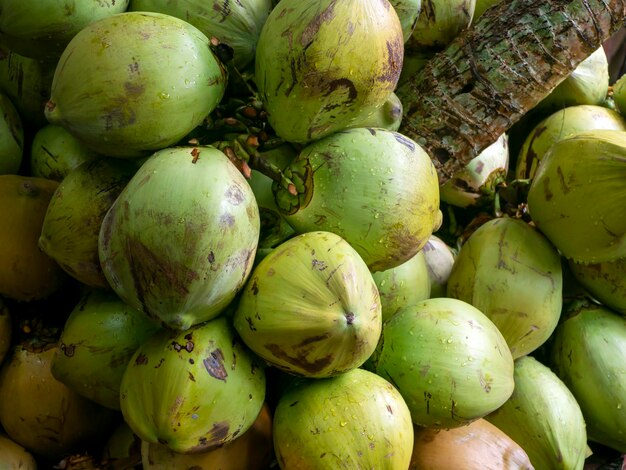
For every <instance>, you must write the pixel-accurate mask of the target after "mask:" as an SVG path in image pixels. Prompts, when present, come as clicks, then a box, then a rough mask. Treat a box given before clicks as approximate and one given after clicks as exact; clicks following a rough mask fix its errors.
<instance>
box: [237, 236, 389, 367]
mask: <svg viewBox="0 0 626 470" xmlns="http://www.w3.org/2000/svg"><path fill="white" fill-rule="evenodd" d="M233 322H234V325H235V328H236V329H237V332H238V333H239V335H240V336H241V338H242V339H243V341H244V342H245V343H246V345H247V346H248V347H249V348H250V349H252V350H253V351H254V352H255V353H256V354H257V355H259V356H260V357H262V358H263V359H265V360H266V361H267V362H268V363H270V364H271V365H273V366H275V367H277V368H279V369H281V370H283V371H286V372H289V373H291V374H295V375H301V376H306V377H328V376H333V375H337V374H341V373H345V372H347V371H348V370H351V369H354V368H356V367H359V366H360V365H361V364H363V363H364V362H365V361H366V360H367V358H368V357H369V356H370V355H371V354H372V352H373V351H374V348H376V344H377V342H378V338H379V337H380V330H381V323H382V322H381V305H380V297H379V294H378V289H377V288H376V283H375V282H374V279H373V278H372V275H371V274H370V272H369V270H368V268H367V266H366V265H365V263H364V262H363V260H362V259H361V257H360V256H359V255H358V253H357V252H356V251H355V250H354V249H353V248H352V247H351V246H350V245H349V244H348V243H347V242H346V241H345V240H343V239H342V238H341V237H339V236H338V235H335V234H333V233H330V232H311V233H306V234H302V235H298V236H296V237H294V238H292V239H290V240H287V241H286V242H284V243H282V244H281V245H279V246H278V247H276V248H275V249H274V250H272V251H271V252H270V253H269V254H268V255H267V256H266V257H265V258H263V259H262V260H261V262H260V263H259V264H258V265H257V267H256V268H255V269H254V271H253V273H252V275H251V276H250V279H249V280H248V282H247V283H246V287H245V289H244V290H243V292H242V293H241V297H240V299H239V304H238V306H237V310H236V312H235V315H234V318H233Z"/></svg>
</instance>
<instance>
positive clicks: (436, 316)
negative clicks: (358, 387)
mask: <svg viewBox="0 0 626 470" xmlns="http://www.w3.org/2000/svg"><path fill="white" fill-rule="evenodd" d="M367 367H368V368H369V369H370V370H373V371H374V372H376V373H377V374H379V375H380V376H381V377H383V378H385V379H387V380H389V381H390V382H391V383H392V384H394V385H395V386H396V387H397V388H398V390H399V391H400V393H401V394H402V396H403V397H404V399H405V401H406V403H407V405H408V406H409V409H410V410H411V417H412V420H413V422H414V423H415V424H417V425H418V426H427V427H433V428H444V429H446V428H454V427H458V426H463V425H465V424H469V423H471V422H472V421H475V420H477V419H478V418H482V417H484V416H485V415H487V414H489V413H491V412H492V411H494V410H495V409H497V408H498V407H500V406H501V405H502V404H503V403H504V402H505V401H506V400H508V398H509V397H510V396H511V393H512V392H513V388H514V382H513V357H512V356H511V352H510V351H509V348H508V346H507V344H506V341H505V339H504V337H503V336H502V333H500V331H499V330H498V328H497V327H496V325H495V324H494V323H493V322H492V321H491V320H489V318H487V317H486V316H485V315H484V314H483V313H482V312H480V310H478V309H477V308H475V307H473V306H472V305H470V304H468V303H466V302H463V301H461V300H457V299H451V298H437V299H428V300H424V301H423V302H419V303H416V304H413V305H410V306H407V307H405V308H403V309H401V310H400V311H398V312H396V314H395V315H394V316H393V317H391V318H390V319H389V320H387V321H386V322H385V323H384V324H383V332H382V335H381V340H380V342H379V344H378V347H377V348H376V351H375V353H374V354H373V355H372V357H371V358H370V360H369V361H368V363H367Z"/></svg>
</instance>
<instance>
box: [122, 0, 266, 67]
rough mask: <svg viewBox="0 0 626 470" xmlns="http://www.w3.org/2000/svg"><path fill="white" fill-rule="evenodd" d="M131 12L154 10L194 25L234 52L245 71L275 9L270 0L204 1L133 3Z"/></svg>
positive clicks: (136, 0) (135, 0) (146, 0)
mask: <svg viewBox="0 0 626 470" xmlns="http://www.w3.org/2000/svg"><path fill="white" fill-rule="evenodd" d="M128 10H129V11H155V12H158V13H165V14H167V15H172V16H175V17H177V18H180V19H182V20H185V21H187V22H188V23H190V24H192V25H194V26H195V27H196V28H198V29H199V30H200V31H202V32H203V33H204V34H205V35H206V36H207V37H208V38H212V37H214V38H216V39H218V40H219V41H220V42H221V43H223V44H226V45H228V46H229V47H231V48H232V49H233V62H234V64H235V65H236V66H237V67H239V68H242V69H243V68H244V67H245V66H247V65H248V64H250V62H252V61H253V59H254V54H255V52H256V43H257V41H258V39H259V34H261V28H262V27H263V24H264V23H265V20H267V17H268V15H269V14H270V11H271V10H272V2H271V0H238V1H234V2H231V1H226V2H214V3H212V4H211V5H208V4H207V2H206V1H204V0H168V1H163V0H131V1H130V5H129V7H128Z"/></svg>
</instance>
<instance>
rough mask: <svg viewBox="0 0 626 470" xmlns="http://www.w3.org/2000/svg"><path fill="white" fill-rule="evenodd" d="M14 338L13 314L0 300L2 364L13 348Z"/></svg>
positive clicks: (0, 361) (0, 351)
mask: <svg viewBox="0 0 626 470" xmlns="http://www.w3.org/2000/svg"><path fill="white" fill-rule="evenodd" d="M12 336H13V334H12V323H11V314H10V312H9V309H8V308H7V307H6V305H5V304H4V302H3V301H2V298H0V364H2V361H4V358H5V357H6V356H7V353H8V352H9V349H10V348H11V339H12Z"/></svg>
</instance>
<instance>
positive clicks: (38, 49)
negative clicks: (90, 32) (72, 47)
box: [0, 0, 128, 61]
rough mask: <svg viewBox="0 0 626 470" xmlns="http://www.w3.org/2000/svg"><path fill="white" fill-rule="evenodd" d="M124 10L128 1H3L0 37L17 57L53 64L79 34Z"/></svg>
mask: <svg viewBox="0 0 626 470" xmlns="http://www.w3.org/2000/svg"><path fill="white" fill-rule="evenodd" d="M127 7H128V0H97V1H93V0H69V1H67V2H41V1H38V0H3V1H2V3H0V37H2V38H3V40H4V41H5V42H6V43H7V44H8V45H9V47H10V48H11V49H12V50H14V51H15V52H17V53H18V54H21V55H24V56H26V57H34V58H38V59H47V60H50V61H55V60H57V59H58V58H59V56H60V55H61V53H62V52H63V49H65V47H66V46H67V44H68V43H69V42H70V40H71V39H72V38H73V37H74V36H75V35H76V34H77V33H78V32H79V31H80V30H82V29H83V28H85V27H86V26H87V25H89V24H90V23H92V22H94V21H98V20H100V19H102V18H107V17H109V16H111V15H115V14H118V13H122V12H124V11H125V10H126V8H127Z"/></svg>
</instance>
